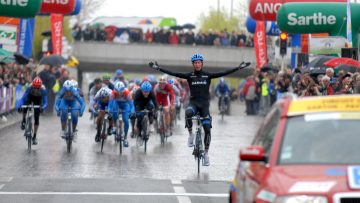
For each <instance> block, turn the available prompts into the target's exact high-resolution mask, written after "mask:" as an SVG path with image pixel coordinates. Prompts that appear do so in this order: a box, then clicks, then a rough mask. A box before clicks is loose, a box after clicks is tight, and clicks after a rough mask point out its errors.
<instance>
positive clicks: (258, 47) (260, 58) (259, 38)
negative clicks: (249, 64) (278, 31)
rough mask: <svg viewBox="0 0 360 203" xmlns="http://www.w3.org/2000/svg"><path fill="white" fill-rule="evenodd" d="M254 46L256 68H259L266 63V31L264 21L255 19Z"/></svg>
mask: <svg viewBox="0 0 360 203" xmlns="http://www.w3.org/2000/svg"><path fill="white" fill-rule="evenodd" d="M254 46H255V55H256V64H257V69H260V68H262V67H263V66H265V65H266V64H267V53H266V32H265V22H264V21H256V30H255V35H254Z"/></svg>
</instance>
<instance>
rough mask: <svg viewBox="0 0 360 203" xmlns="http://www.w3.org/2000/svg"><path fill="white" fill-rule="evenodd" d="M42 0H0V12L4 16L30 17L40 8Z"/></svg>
mask: <svg viewBox="0 0 360 203" xmlns="http://www.w3.org/2000/svg"><path fill="white" fill-rule="evenodd" d="M41 1H42V0H0V14H1V16H5V17H15V18H32V17H34V16H35V15H36V14H37V13H38V12H39V10H40V6H41Z"/></svg>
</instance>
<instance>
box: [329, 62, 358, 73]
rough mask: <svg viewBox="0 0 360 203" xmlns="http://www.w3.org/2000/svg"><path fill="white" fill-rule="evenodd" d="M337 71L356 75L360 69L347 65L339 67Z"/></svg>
mask: <svg viewBox="0 0 360 203" xmlns="http://www.w3.org/2000/svg"><path fill="white" fill-rule="evenodd" d="M335 69H338V70H344V71H346V72H350V73H355V72H359V71H360V69H359V68H358V67H356V66H351V65H347V64H341V65H338V66H336V67H335Z"/></svg>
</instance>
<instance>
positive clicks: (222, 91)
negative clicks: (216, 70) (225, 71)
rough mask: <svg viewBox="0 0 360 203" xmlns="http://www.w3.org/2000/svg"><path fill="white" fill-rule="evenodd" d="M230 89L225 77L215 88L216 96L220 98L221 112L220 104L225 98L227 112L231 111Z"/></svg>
mask: <svg viewBox="0 0 360 203" xmlns="http://www.w3.org/2000/svg"><path fill="white" fill-rule="evenodd" d="M230 94H231V92H230V88H229V85H228V84H227V83H226V81H225V79H224V78H223V77H221V78H220V81H219V83H218V84H216V86H215V95H216V96H217V97H219V101H218V108H219V111H220V102H221V99H222V98H224V100H225V105H226V106H227V109H226V112H228V110H229V102H230Z"/></svg>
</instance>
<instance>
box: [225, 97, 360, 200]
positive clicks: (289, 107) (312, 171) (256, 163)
mask: <svg viewBox="0 0 360 203" xmlns="http://www.w3.org/2000/svg"><path fill="white" fill-rule="evenodd" d="M239 158H240V162H239V165H238V168H237V171H236V175H235V178H234V179H233V181H232V184H231V186H230V202H233V203H235V202H241V203H270V202H274V203H360V96H356V95H349V96H345V95H341V96H326V97H308V98H290V97H287V98H285V99H283V100H281V101H279V102H278V103H276V104H275V105H274V107H273V108H272V110H271V111H270V112H269V114H268V115H267V116H266V118H265V120H264V122H263V123H262V125H261V126H260V129H259V131H258V133H257V134H256V136H255V138H254V140H253V142H252V145H251V146H249V147H246V148H245V149H242V150H241V151H240V155H239Z"/></svg>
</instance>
